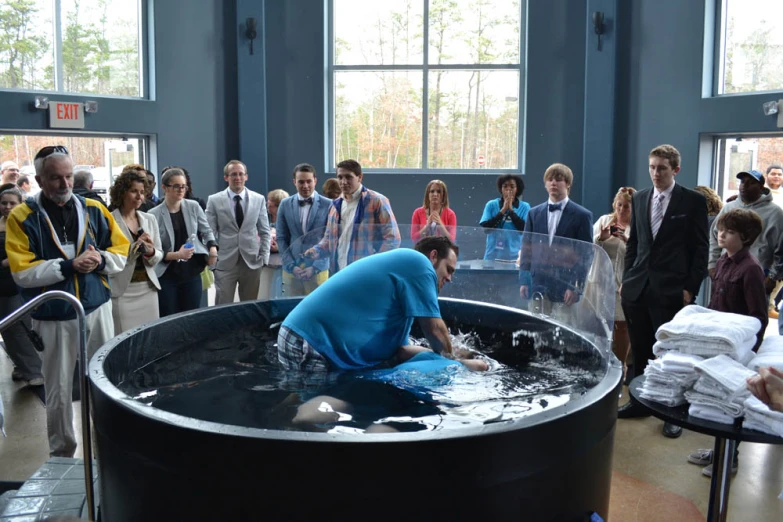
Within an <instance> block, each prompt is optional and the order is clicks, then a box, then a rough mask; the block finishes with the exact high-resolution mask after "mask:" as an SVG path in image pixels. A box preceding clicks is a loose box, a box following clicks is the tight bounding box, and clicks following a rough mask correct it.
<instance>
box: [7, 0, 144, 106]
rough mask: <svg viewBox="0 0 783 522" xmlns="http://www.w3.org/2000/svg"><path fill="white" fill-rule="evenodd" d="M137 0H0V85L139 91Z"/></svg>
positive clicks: (139, 17)
mask: <svg viewBox="0 0 783 522" xmlns="http://www.w3.org/2000/svg"><path fill="white" fill-rule="evenodd" d="M141 4H142V2H141V0H0V88H5V89H19V90H26V91H60V92H69V93H90V94H100V95H107V96H131V97H141V96H144V95H145V93H144V89H143V75H142V74H141V71H142V67H143V60H142V38H141V30H140V28H141V27H142V25H143V24H142V23H141V20H142V8H141Z"/></svg>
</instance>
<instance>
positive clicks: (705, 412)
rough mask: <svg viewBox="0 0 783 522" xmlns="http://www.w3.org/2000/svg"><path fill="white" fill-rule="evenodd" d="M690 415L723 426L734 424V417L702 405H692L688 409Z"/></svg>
mask: <svg viewBox="0 0 783 522" xmlns="http://www.w3.org/2000/svg"><path fill="white" fill-rule="evenodd" d="M688 415H690V416H691V417H697V418H699V419H704V420H708V421H712V422H719V423H721V424H734V417H732V416H730V415H726V414H725V413H723V412H722V411H720V410H719V409H717V408H713V407H712V406H704V405H701V404H691V406H690V408H688Z"/></svg>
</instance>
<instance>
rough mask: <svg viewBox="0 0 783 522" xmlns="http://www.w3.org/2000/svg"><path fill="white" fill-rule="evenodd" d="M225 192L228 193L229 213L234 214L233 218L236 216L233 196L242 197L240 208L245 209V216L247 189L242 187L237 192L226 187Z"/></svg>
mask: <svg viewBox="0 0 783 522" xmlns="http://www.w3.org/2000/svg"><path fill="white" fill-rule="evenodd" d="M226 194H227V195H228V201H229V203H230V205H229V206H230V207H231V213H232V214H234V219H235V220H236V218H237V204H236V202H235V201H234V196H239V197H240V198H242V210H244V211H245V215H246V216H247V189H242V192H240V193H239V194H237V193H236V192H234V191H233V190H231V189H230V188H227V189H226Z"/></svg>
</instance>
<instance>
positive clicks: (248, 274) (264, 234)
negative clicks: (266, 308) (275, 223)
mask: <svg viewBox="0 0 783 522" xmlns="http://www.w3.org/2000/svg"><path fill="white" fill-rule="evenodd" d="M223 179H224V180H226V183H228V188H227V189H226V190H221V191H220V192H218V193H217V194H212V195H211V196H209V199H208V200H207V221H208V222H209V226H210V228H212V231H213V232H214V233H215V237H216V239H217V242H218V252H219V255H218V262H217V266H216V268H215V304H224V303H233V302H234V294H235V293H236V289H237V285H239V300H240V301H252V300H255V299H257V298H258V287H259V285H260V284H261V267H262V266H264V265H265V264H267V263H268V262H269V245H270V243H271V234H270V231H269V217H268V216H267V211H266V200H265V199H264V196H262V195H261V194H259V193H258V192H254V191H252V190H249V189H247V188H246V187H245V183H246V182H247V167H246V166H245V164H244V163H242V162H241V161H239V160H231V161H229V162H228V163H227V164H226V166H225V167H224V168H223Z"/></svg>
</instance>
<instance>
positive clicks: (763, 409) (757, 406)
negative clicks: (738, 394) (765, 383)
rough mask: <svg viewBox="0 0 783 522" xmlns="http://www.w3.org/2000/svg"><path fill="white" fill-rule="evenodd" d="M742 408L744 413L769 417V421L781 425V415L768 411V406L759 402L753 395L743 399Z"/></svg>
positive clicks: (782, 421) (782, 418)
mask: <svg viewBox="0 0 783 522" xmlns="http://www.w3.org/2000/svg"><path fill="white" fill-rule="evenodd" d="M744 406H745V411H746V412H749V413H757V414H759V415H764V416H765V417H769V418H770V419H772V420H774V421H776V422H781V423H783V413H781V412H779V411H775V410H770V409H769V406H767V405H766V404H764V403H763V402H761V401H760V400H759V399H758V398H756V397H755V396H754V395H751V396H750V397H748V398H747V399H745V402H744Z"/></svg>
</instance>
